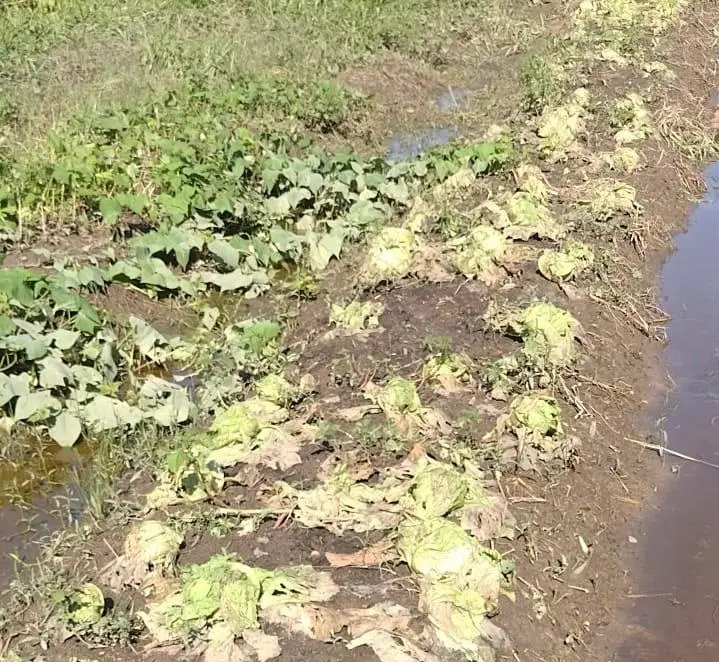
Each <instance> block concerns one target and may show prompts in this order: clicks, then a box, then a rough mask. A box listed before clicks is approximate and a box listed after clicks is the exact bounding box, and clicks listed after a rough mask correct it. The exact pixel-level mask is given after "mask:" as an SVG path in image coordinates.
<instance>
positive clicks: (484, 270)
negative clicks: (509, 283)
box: [450, 225, 511, 285]
mask: <svg viewBox="0 0 719 662" xmlns="http://www.w3.org/2000/svg"><path fill="white" fill-rule="evenodd" d="M510 243H511V242H509V241H508V240H507V238H506V237H505V236H504V234H503V233H502V232H500V231H499V230H496V229H494V228H493V227H489V226H486V225H478V226H477V227H475V228H473V229H472V230H471V231H470V232H469V234H467V235H465V236H463V237H458V238H457V239H455V240H453V241H452V243H451V244H450V245H451V246H452V247H453V248H454V249H455V253H454V257H453V263H454V267H455V269H457V271H459V272H460V273H461V274H462V275H463V276H465V277H467V278H478V279H479V280H481V281H482V282H483V283H485V284H486V285H493V284H495V283H496V282H498V281H499V280H501V278H502V277H503V276H504V273H505V272H504V270H503V269H502V268H501V265H502V261H503V259H504V258H505V256H506V254H507V252H508V250H509V248H510Z"/></svg>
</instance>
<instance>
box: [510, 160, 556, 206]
mask: <svg viewBox="0 0 719 662" xmlns="http://www.w3.org/2000/svg"><path fill="white" fill-rule="evenodd" d="M514 177H515V179H516V181H517V186H518V187H519V190H520V191H524V192H525V193H528V194H529V195H530V196H531V197H532V199H534V200H536V201H537V202H539V203H541V204H547V201H548V200H549V186H548V185H547V180H546V179H545V177H544V175H543V174H542V171H541V170H540V169H539V168H538V167H537V166H535V165H532V164H530V163H523V164H522V165H520V166H519V167H518V168H517V170H516V172H515V173H514Z"/></svg>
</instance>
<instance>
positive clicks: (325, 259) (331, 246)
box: [308, 229, 344, 271]
mask: <svg viewBox="0 0 719 662" xmlns="http://www.w3.org/2000/svg"><path fill="white" fill-rule="evenodd" d="M308 240H309V241H310V242H311V243H310V266H311V267H312V269H313V271H323V270H324V269H326V268H327V265H328V264H329V262H330V260H331V259H332V258H333V257H339V256H340V252H341V250H342V243H343V242H344V232H343V231H341V230H336V229H333V231H332V233H330V234H326V235H322V236H321V237H320V238H319V239H317V238H316V236H313V237H308Z"/></svg>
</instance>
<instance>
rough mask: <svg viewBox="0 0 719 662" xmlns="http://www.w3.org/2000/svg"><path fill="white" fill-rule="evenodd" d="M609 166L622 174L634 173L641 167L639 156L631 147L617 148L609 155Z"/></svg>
mask: <svg viewBox="0 0 719 662" xmlns="http://www.w3.org/2000/svg"><path fill="white" fill-rule="evenodd" d="M609 165H610V166H611V167H612V168H613V169H614V170H618V171H620V172H634V171H635V170H636V169H637V168H638V167H639V154H638V153H637V151H636V150H635V149H632V148H631V147H617V148H616V149H615V150H614V152H613V153H611V154H610V155H609Z"/></svg>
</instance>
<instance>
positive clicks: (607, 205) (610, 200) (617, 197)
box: [579, 179, 641, 222]
mask: <svg viewBox="0 0 719 662" xmlns="http://www.w3.org/2000/svg"><path fill="white" fill-rule="evenodd" d="M579 195H580V196H582V198H583V202H584V204H586V205H587V206H588V208H589V213H590V214H591V217H592V218H593V219H594V220H596V221H600V222H602V221H608V220H611V219H612V218H615V217H617V216H621V215H624V214H626V215H629V216H633V215H635V214H636V213H637V212H638V211H640V210H641V207H640V206H639V204H638V203H637V191H636V189H635V188H634V187H633V186H632V185H631V184H626V183H624V182H619V181H616V180H611V179H604V180H598V181H595V182H589V183H588V184H587V185H586V186H585V187H584V188H583V189H582V190H581V191H580V192H579Z"/></svg>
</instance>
